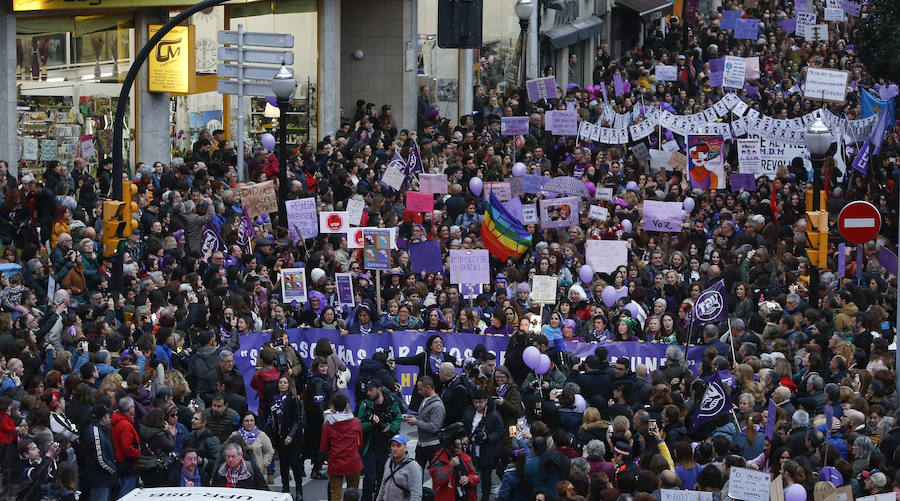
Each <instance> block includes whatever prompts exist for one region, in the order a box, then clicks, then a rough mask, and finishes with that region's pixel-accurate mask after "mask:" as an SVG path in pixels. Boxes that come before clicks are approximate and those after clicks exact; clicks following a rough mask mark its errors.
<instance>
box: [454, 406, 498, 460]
mask: <svg viewBox="0 0 900 501" xmlns="http://www.w3.org/2000/svg"><path fill="white" fill-rule="evenodd" d="M474 419H475V407H473V406H469V407H468V408H467V409H466V410H465V412H463V415H462V422H463V424H465V425H466V431H467V432H469V444H470V445H471V446H473V449H472V450H473V451H474V446H476V445H477V446H478V447H479V448H480V450H479V453H478V455H477V456H476V455H474V454H472V456H473V457H474V458H475V462H476V464H480V465H493V464H494V463H496V462H497V458H499V457H500V455H501V454H503V437H504V431H505V430H504V427H503V418H501V417H500V414H499V413H498V412H497V411H496V410H494V408H493V406H492V405H490V404H488V408H487V412H486V413H485V415H484V417H483V418H482V419H481V421H480V422H479V423H478V426H477V427H475V429H474V430H473V429H472V421H473V420H474Z"/></svg>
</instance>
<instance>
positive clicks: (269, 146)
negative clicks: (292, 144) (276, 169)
mask: <svg viewBox="0 0 900 501" xmlns="http://www.w3.org/2000/svg"><path fill="white" fill-rule="evenodd" d="M259 141H260V142H261V143H262V146H263V148H265V149H266V150H268V151H274V150H275V136H273V135H272V134H269V133H268V132H266V133H265V134H263V135H262V137H261V138H259Z"/></svg>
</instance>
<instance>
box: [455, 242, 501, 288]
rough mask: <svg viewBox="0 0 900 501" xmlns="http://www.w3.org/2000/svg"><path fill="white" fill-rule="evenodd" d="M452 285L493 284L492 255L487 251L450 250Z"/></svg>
mask: <svg viewBox="0 0 900 501" xmlns="http://www.w3.org/2000/svg"><path fill="white" fill-rule="evenodd" d="M450 283H451V284H489V283H491V266H490V253H489V252H488V251H487V250H486V249H450Z"/></svg>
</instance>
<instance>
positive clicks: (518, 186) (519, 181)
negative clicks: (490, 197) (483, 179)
mask: <svg viewBox="0 0 900 501" xmlns="http://www.w3.org/2000/svg"><path fill="white" fill-rule="evenodd" d="M503 182H504V183H509V193H510V194H511V195H512V196H516V195H521V194H523V193H525V192H524V191H523V188H524V187H525V179H523V178H521V177H505V178H503Z"/></svg>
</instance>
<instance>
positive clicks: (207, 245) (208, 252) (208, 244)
mask: <svg viewBox="0 0 900 501" xmlns="http://www.w3.org/2000/svg"><path fill="white" fill-rule="evenodd" d="M246 211H247V209H244V213H245V214H246V213H247V212H246ZM215 252H225V241H224V240H222V235H221V234H219V229H218V228H216V225H214V224H213V222H212V220H209V221H206V226H205V227H204V228H203V244H202V245H201V247H200V253H201V254H202V255H203V259H204V260H205V261H209V259H210V258H212V255H213V253H215Z"/></svg>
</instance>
